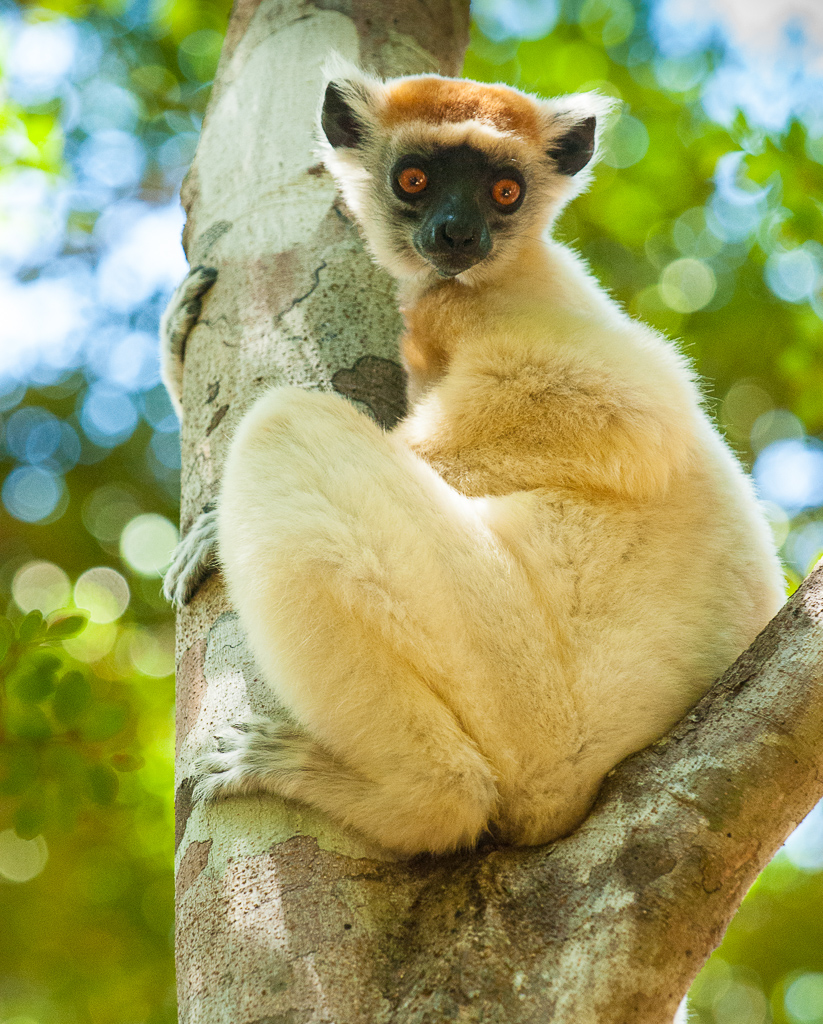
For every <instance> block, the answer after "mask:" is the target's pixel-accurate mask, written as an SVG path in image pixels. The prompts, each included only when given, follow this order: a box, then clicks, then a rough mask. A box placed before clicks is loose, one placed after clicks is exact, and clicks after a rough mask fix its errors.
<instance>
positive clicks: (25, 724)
mask: <svg viewBox="0 0 823 1024" xmlns="http://www.w3.org/2000/svg"><path fill="white" fill-rule="evenodd" d="M7 727H8V731H9V733H10V734H11V735H12V736H18V737H19V738H20V739H22V740H47V739H49V738H50V737H51V735H52V729H51V726H50V725H49V720H48V718H46V715H45V713H44V712H43V711H42V709H41V708H39V707H37V705H35V704H24V705H23V706H22V707H19V708H16V709H14V710H13V711H11V712H10V713H9V715H8V719H7Z"/></svg>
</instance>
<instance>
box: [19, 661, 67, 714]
mask: <svg viewBox="0 0 823 1024" xmlns="http://www.w3.org/2000/svg"><path fill="white" fill-rule="evenodd" d="M61 665H62V662H61V661H60V659H59V658H57V657H55V656H54V655H53V654H45V653H42V654H41V653H40V652H37V656H36V657H30V658H29V659H28V663H24V666H23V671H22V672H21V673H20V674H18V675H16V677H15V680H14V693H15V695H16V696H17V697H18V698H19V699H20V700H22V701H24V702H26V703H30V704H34V703H36V702H37V701H41V700H43V699H44V698H45V697H48V695H49V694H50V693H53V692H54V688H55V685H56V684H55V674H56V672H57V669H58V668H60V666H61Z"/></svg>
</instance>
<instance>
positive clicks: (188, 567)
mask: <svg viewBox="0 0 823 1024" xmlns="http://www.w3.org/2000/svg"><path fill="white" fill-rule="evenodd" d="M217 567H218V563H217V509H209V510H208V511H207V512H201V513H200V515H199V516H198V517H197V519H196V520H195V521H194V525H193V526H192V527H191V529H190V530H189V532H188V533H187V534H186V536H185V537H184V538H183V539H182V540H181V541H180V543H179V544H178V545H177V547H176V548H175V549H174V554H173V555H172V560H171V565H170V566H169V567H168V569H167V570H166V575H165V577H164V579H163V594H164V595H165V597H166V600H167V601H171V603H172V604H173V605H175V606H176V607H177V608H182V607H183V605H186V604H188V603H189V601H191V599H192V597H194V594H195V593H196V591H197V590H198V588H199V587H200V585H201V584H202V583H203V582H204V581H205V580H206V578H207V577H208V576H210V575H211V574H212V573H213V572H214V571H215V569H217Z"/></svg>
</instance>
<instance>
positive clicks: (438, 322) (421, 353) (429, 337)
mask: <svg viewBox="0 0 823 1024" xmlns="http://www.w3.org/2000/svg"><path fill="white" fill-rule="evenodd" d="M477 306H478V303H477V295H476V294H475V293H472V292H468V291H467V289H465V287H463V286H461V285H458V284H455V283H452V282H448V283H444V284H442V285H440V286H439V287H436V288H433V289H432V290H431V291H429V292H426V293H425V294H424V295H422V296H421V297H420V298H418V299H417V301H415V302H414V303H411V304H409V305H404V306H402V307H401V312H402V314H403V320H404V322H405V326H406V330H405V331H404V333H403V337H402V338H401V346H402V351H403V358H404V360H405V362H406V366H407V368H408V370H409V372H410V373H412V374H415V375H417V376H418V377H419V378H420V379H421V380H422V381H425V382H426V383H427V384H428V383H431V382H432V381H435V380H437V379H438V378H439V377H442V376H443V374H444V373H445V372H446V371H447V370H448V368H449V363H450V362H451V357H452V354H453V352H454V351H455V348H456V347H457V346H458V345H459V344H460V340H461V338H462V337H465V336H467V335H469V336H477V334H478V332H480V331H482V323H481V315H480V311H479V310H478V308H477Z"/></svg>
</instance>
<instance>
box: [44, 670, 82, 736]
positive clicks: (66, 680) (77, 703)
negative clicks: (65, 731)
mask: <svg viewBox="0 0 823 1024" xmlns="http://www.w3.org/2000/svg"><path fill="white" fill-rule="evenodd" d="M90 704H91V685H90V684H89V682H88V680H87V679H86V677H85V676H84V675H83V673H82V672H77V671H72V672H67V673H66V674H65V675H64V676H63V678H62V679H61V680H60V683H59V685H58V687H57V691H56V693H55V694H54V700H53V701H52V705H51V706H52V711H53V712H54V717H55V718H56V719H57V721H58V722H61V723H62V724H63V725H74V724H75V723H76V722H77V721H78V720H79V719H80V718H81V717H82V716H83V714H84V713H85V712H86V710H87V709H88V707H89V705H90Z"/></svg>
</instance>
